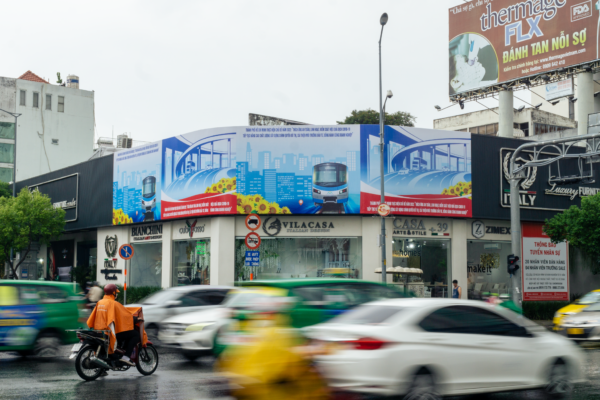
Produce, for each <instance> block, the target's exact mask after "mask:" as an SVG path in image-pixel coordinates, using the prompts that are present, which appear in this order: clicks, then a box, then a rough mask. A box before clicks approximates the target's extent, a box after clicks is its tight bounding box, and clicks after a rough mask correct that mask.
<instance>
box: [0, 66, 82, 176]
mask: <svg viewBox="0 0 600 400" xmlns="http://www.w3.org/2000/svg"><path fill="white" fill-rule="evenodd" d="M0 108H1V109H3V110H6V111H8V112H11V113H17V114H21V115H20V116H19V117H18V119H17V123H18V126H17V136H18V137H17V176H16V179H17V181H19V180H23V179H28V178H31V177H34V176H39V175H42V174H45V173H48V172H51V171H56V170H59V169H62V168H65V167H68V166H70V165H73V164H77V163H80V162H83V161H86V160H87V159H89V158H90V156H91V155H92V152H93V145H94V92H93V91H87V90H81V89H78V88H72V87H66V86H59V85H52V84H50V83H49V82H47V81H46V80H44V79H42V78H40V77H39V76H37V75H35V74H33V73H32V72H31V71H28V72H27V73H25V74H23V75H22V76H21V77H19V78H17V79H14V78H5V77H0ZM14 123H15V120H14V118H13V117H12V116H11V115H8V114H6V113H4V112H0V180H1V181H4V182H10V181H12V180H13V176H14V175H13V171H14V146H15V126H14Z"/></svg>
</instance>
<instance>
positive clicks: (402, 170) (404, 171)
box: [398, 168, 410, 175]
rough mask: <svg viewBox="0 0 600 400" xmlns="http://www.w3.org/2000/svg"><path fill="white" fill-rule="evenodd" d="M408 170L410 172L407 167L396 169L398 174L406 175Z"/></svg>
mask: <svg viewBox="0 0 600 400" xmlns="http://www.w3.org/2000/svg"><path fill="white" fill-rule="evenodd" d="M409 172H410V170H409V169H408V168H401V169H400V170H399V171H398V174H400V175H408V173H409Z"/></svg>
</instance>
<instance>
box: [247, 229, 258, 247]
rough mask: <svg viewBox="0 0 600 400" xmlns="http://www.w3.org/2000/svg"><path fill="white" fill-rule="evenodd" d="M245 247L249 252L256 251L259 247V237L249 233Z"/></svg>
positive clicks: (256, 234) (254, 233)
mask: <svg viewBox="0 0 600 400" xmlns="http://www.w3.org/2000/svg"><path fill="white" fill-rule="evenodd" d="M244 241H245V242H246V247H247V248H249V249H250V250H256V249H258V248H259V247H260V236H259V234H258V233H256V232H250V233H249V234H247V235H246V239H245V240H244Z"/></svg>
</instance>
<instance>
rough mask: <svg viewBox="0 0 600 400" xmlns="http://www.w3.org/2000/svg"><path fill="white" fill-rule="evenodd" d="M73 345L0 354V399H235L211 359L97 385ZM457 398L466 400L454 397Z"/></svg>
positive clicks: (588, 387) (596, 388) (166, 358)
mask: <svg viewBox="0 0 600 400" xmlns="http://www.w3.org/2000/svg"><path fill="white" fill-rule="evenodd" d="M69 349H70V346H63V347H62V348H61V356H60V357H58V358H56V359H54V360H52V361H43V360H42V361H40V360H37V359H34V358H22V357H20V356H18V355H16V354H14V353H0V399H2V400H12V399H19V400H21V399H40V400H41V399H44V400H47V399H48V400H49V399H52V400H54V399H56V400H59V399H60V400H91V399H110V400H119V399H132V400H142V399H144V400H146V399H161V400H163V399H164V400H168V399H221V400H225V399H231V398H230V397H228V396H226V385H225V384H224V383H223V381H222V380H221V379H220V378H219V377H218V376H217V375H216V374H214V373H213V366H212V360H211V359H210V358H205V359H200V360H199V361H196V362H189V361H186V360H185V359H184V358H183V357H181V356H180V355H179V354H177V353H175V352H173V351H170V350H167V349H163V348H159V354H160V363H159V367H158V370H157V371H156V373H154V375H152V376H149V377H144V376H142V375H141V374H140V373H139V372H138V371H137V370H136V369H135V368H132V369H130V370H129V371H126V372H109V376H107V377H104V378H100V379H98V380H96V381H93V382H84V381H82V380H81V379H80V378H79V376H78V375H77V372H75V365H74V360H69V359H68V354H69ZM586 354H587V362H586V365H585V366H584V370H585V372H586V375H587V379H588V381H587V383H585V384H579V385H577V386H576V388H575V391H574V395H573V397H572V398H573V399H577V400H580V399H581V400H583V399H586V400H592V399H600V349H597V348H596V349H586ZM474 398H476V399H483V398H485V399H490V400H504V399H511V400H512V399H516V400H518V399H542V398H543V397H542V395H541V394H540V393H539V392H535V391H525V392H519V393H505V394H494V395H489V396H480V395H479V396H472V397H469V399H474ZM452 399H453V400H463V399H464V400H466V399H467V398H466V397H454V398H452Z"/></svg>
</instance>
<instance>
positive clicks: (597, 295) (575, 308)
mask: <svg viewBox="0 0 600 400" xmlns="http://www.w3.org/2000/svg"><path fill="white" fill-rule="evenodd" d="M598 302H600V289H596V290H593V291H591V292H589V293H588V294H586V295H585V296H583V297H582V298H580V299H578V300H575V301H574V302H573V303H571V304H569V305H568V306H566V307H563V308H561V309H560V310H558V311H557V312H556V313H555V314H554V319H553V320H552V322H553V323H554V330H555V331H556V330H558V329H559V326H560V323H561V322H562V320H563V318H564V317H566V316H567V315H573V314H577V313H579V312H581V310H583V309H584V308H586V307H587V306H591V305H592V304H594V303H598Z"/></svg>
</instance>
